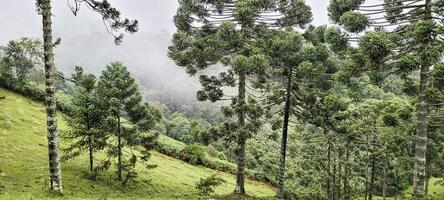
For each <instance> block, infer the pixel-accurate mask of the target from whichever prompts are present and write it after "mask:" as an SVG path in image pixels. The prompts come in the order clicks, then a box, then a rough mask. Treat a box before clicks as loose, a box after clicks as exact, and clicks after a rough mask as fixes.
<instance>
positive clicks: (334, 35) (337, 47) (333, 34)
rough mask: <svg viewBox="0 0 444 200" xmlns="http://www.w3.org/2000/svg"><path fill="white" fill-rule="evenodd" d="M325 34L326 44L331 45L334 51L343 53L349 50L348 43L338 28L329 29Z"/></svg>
mask: <svg viewBox="0 0 444 200" xmlns="http://www.w3.org/2000/svg"><path fill="white" fill-rule="evenodd" d="M324 34H325V35H324V37H325V42H327V43H328V44H329V45H330V48H331V50H332V51H334V52H341V51H345V50H347V48H348V41H347V39H346V36H345V35H344V33H342V32H341V30H340V29H339V28H338V27H329V28H327V30H325V33H324Z"/></svg>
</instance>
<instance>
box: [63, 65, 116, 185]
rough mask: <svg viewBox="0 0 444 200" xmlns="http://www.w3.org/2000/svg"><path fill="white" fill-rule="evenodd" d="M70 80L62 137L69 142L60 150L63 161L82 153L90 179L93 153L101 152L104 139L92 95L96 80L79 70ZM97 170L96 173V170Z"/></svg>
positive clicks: (97, 105) (97, 104) (101, 116)
mask: <svg viewBox="0 0 444 200" xmlns="http://www.w3.org/2000/svg"><path fill="white" fill-rule="evenodd" d="M75 71H76V73H75V74H73V76H72V80H73V81H74V83H75V84H76V87H75V89H74V92H73V95H72V99H71V106H70V113H69V115H70V117H69V118H67V120H68V126H69V128H70V129H69V131H68V132H67V133H66V134H64V135H63V136H62V138H63V139H66V140H68V141H69V142H70V145H69V147H67V148H66V149H64V153H65V155H64V156H63V157H62V158H63V159H64V160H67V159H72V158H74V157H77V156H79V155H80V154H81V153H82V152H83V151H85V150H86V151H88V153H89V170H90V172H91V177H92V178H95V177H96V175H97V174H96V173H94V172H96V171H97V170H94V169H95V168H94V152H96V151H100V150H102V149H103V148H104V147H105V145H106V140H107V135H106V132H104V131H103V123H104V120H105V119H104V116H105V113H104V111H103V110H102V109H101V107H100V101H99V99H98V97H97V94H96V92H95V87H96V77H95V76H94V75H92V74H86V73H84V72H83V69H82V68H81V67H76V68H75ZM99 168H100V166H99V167H98V168H96V169H99Z"/></svg>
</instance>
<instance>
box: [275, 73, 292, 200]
mask: <svg viewBox="0 0 444 200" xmlns="http://www.w3.org/2000/svg"><path fill="white" fill-rule="evenodd" d="M291 75H292V69H291V68H290V70H289V74H288V81H287V89H286V96H285V105H284V122H283V125H282V138H281V157H280V162H279V191H278V197H279V198H284V192H285V158H286V153H287V135H288V121H289V119H290V105H291V102H290V101H291Z"/></svg>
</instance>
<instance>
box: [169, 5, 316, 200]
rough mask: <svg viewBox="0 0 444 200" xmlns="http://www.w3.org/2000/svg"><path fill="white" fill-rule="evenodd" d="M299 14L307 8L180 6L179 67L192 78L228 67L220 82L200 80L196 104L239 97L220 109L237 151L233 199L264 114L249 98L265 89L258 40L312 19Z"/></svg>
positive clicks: (174, 49)
mask: <svg viewBox="0 0 444 200" xmlns="http://www.w3.org/2000/svg"><path fill="white" fill-rule="evenodd" d="M301 8H306V6H305V4H304V1H303V0H296V1H287V0H284V1H274V0H261V1H254V0H220V1H193V0H182V1H180V6H179V9H178V10H177V14H176V16H175V17H174V22H175V24H176V27H177V29H178V31H177V33H176V34H175V35H174V37H173V46H171V47H170V52H169V56H170V57H171V58H172V59H173V60H174V61H175V62H176V63H177V64H178V65H179V66H182V67H184V68H185V70H186V71H187V73H189V74H191V75H195V74H196V73H197V72H198V71H201V70H204V69H207V68H209V67H210V66H214V65H216V64H222V65H223V66H224V67H227V68H226V70H225V71H223V72H221V73H219V75H218V76H214V75H210V76H209V75H205V74H203V75H200V78H199V79H200V82H201V85H202V86H203V89H202V90H201V91H199V92H198V93H197V98H198V99H199V100H202V101H204V100H210V101H213V102H215V101H220V100H224V99H226V95H225V92H224V90H223V88H225V87H227V88H230V87H231V88H234V89H235V90H236V91H237V92H236V93H237V94H236V95H234V96H235V97H232V98H231V104H230V105H229V106H226V107H224V108H223V110H224V114H225V116H227V118H228V119H231V120H232V121H229V122H227V123H226V124H225V126H224V127H225V128H224V129H225V130H226V131H225V132H227V133H229V134H228V135H226V138H227V140H228V141H234V142H235V145H236V146H235V154H236V157H237V158H236V162H237V172H236V176H237V178H236V188H235V193H237V194H244V193H245V187H244V181H245V179H244V175H245V148H246V141H247V139H248V138H250V137H251V136H252V135H253V134H254V133H256V132H257V131H258V129H259V127H260V124H261V123H260V121H259V118H260V116H261V115H262V113H263V110H262V108H261V107H260V106H259V103H258V100H257V99H256V98H255V94H253V93H257V92H255V91H254V90H256V89H258V88H259V89H260V88H261V87H262V86H263V83H264V81H265V77H264V75H265V74H264V70H265V69H266V68H267V67H268V65H269V62H268V59H267V58H266V56H265V55H264V53H263V52H262V51H263V49H264V48H265V46H264V44H263V41H264V40H263V38H262V36H263V35H262V34H263V33H264V31H266V30H267V29H268V28H271V27H283V26H293V25H299V24H305V23H306V20H309V18H310V17H311V15H310V13H309V9H301ZM307 16H308V18H307ZM234 120H236V122H234Z"/></svg>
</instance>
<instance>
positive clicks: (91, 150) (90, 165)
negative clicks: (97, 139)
mask: <svg viewBox="0 0 444 200" xmlns="http://www.w3.org/2000/svg"><path fill="white" fill-rule="evenodd" d="M86 108H87V109H88V105H86ZM85 117H86V130H88V132H89V134H88V148H89V171H90V172H92V171H93V167H94V163H93V162H94V160H93V144H92V137H93V136H92V134H91V127H90V125H89V114H88V113H87V114H86V116H85Z"/></svg>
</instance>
